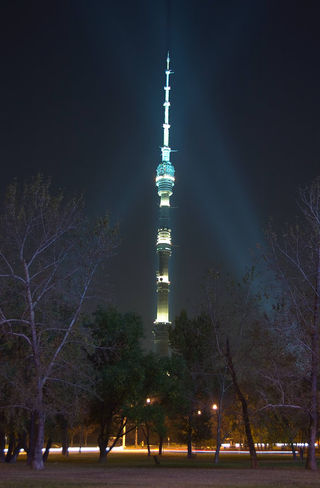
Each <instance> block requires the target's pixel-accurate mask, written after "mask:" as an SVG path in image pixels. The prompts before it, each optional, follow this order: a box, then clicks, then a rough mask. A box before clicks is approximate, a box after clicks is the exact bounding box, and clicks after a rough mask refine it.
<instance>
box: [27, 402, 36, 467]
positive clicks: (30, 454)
mask: <svg viewBox="0 0 320 488" xmlns="http://www.w3.org/2000/svg"><path fill="white" fill-rule="evenodd" d="M34 438H35V432H34V411H32V412H31V418H30V424H29V449H28V451H27V465H28V466H31V463H32V459H33V457H34Z"/></svg>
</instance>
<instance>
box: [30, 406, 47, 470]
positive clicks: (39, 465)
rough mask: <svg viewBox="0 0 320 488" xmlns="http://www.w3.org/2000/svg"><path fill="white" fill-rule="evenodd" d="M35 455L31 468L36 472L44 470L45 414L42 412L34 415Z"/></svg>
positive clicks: (36, 412)
mask: <svg viewBox="0 0 320 488" xmlns="http://www.w3.org/2000/svg"><path fill="white" fill-rule="evenodd" d="M34 427H35V429H34V434H35V439H34V453H33V456H32V460H31V467H32V469H35V470H40V469H43V468H44V463H43V459H42V448H43V444H44V414H43V412H40V411H35V413H34Z"/></svg>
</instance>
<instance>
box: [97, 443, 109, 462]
mask: <svg viewBox="0 0 320 488" xmlns="http://www.w3.org/2000/svg"><path fill="white" fill-rule="evenodd" d="M98 445H99V463H106V462H107V455H108V449H107V448H108V441H106V440H105V439H102V438H101V437H100V439H99V440H98Z"/></svg>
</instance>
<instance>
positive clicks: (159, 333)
mask: <svg viewBox="0 0 320 488" xmlns="http://www.w3.org/2000/svg"><path fill="white" fill-rule="evenodd" d="M169 327H170V324H168V323H162V322H157V323H156V324H154V327H153V331H152V332H153V336H154V339H153V345H154V352H155V353H156V354H157V355H158V356H162V357H163V356H170V353H171V351H170V346H169Z"/></svg>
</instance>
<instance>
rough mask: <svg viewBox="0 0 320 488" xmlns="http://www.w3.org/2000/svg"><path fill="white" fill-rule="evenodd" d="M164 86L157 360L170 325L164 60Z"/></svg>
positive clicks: (170, 173)
mask: <svg viewBox="0 0 320 488" xmlns="http://www.w3.org/2000/svg"><path fill="white" fill-rule="evenodd" d="M165 73H166V85H165V87H164V92H165V99H164V104H163V106H164V124H163V146H162V147H161V163H160V164H159V166H158V167H157V176H156V185H157V187H158V195H159V197H160V209H159V227H158V233H157V246H156V249H157V256H158V270H157V318H156V320H155V321H154V329H153V334H154V345H155V352H156V353H157V354H159V355H161V356H166V355H168V354H169V337H168V332H169V331H168V329H169V325H170V316H169V290H170V280H169V261H170V256H171V253H172V246H171V228H170V197H171V195H172V188H173V186H174V167H173V165H172V164H171V162H170V154H171V148H170V146H169V129H170V124H169V109H170V101H169V93H170V86H169V78H170V75H171V74H172V73H173V71H170V57H169V53H168V56H167V69H166V71H165Z"/></svg>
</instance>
